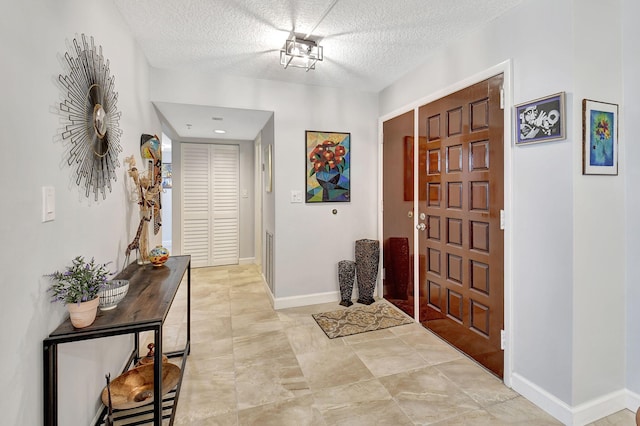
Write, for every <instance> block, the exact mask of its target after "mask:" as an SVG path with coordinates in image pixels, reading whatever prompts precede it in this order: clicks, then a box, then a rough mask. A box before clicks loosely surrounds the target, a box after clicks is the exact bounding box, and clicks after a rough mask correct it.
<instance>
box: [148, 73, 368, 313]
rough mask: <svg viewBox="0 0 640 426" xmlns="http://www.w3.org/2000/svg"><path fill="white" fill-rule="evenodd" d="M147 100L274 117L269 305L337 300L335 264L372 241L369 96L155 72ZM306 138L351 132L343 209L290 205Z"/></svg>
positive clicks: (299, 182)
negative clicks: (360, 242)
mask: <svg viewBox="0 0 640 426" xmlns="http://www.w3.org/2000/svg"><path fill="white" fill-rule="evenodd" d="M288 71H291V72H299V71H301V70H297V69H292V70H288ZM318 71H320V70H318ZM151 93H152V98H153V101H163V102H179V103H191V104H197V105H213V106H221V107H230V108H246V109H260V110H267V111H274V133H273V135H274V138H275V140H274V142H273V145H274V192H273V193H271V194H266V198H265V199H266V200H267V201H266V203H267V204H265V207H267V206H268V205H269V204H268V203H269V201H268V200H269V198H270V197H273V200H274V206H275V231H276V234H275V237H274V238H275V251H276V253H277V257H276V259H275V260H276V266H275V274H276V283H275V288H276V290H275V292H276V294H275V296H276V299H283V298H285V299H286V298H292V297H293V298H295V297H302V298H301V299H296V300H295V301H291V299H287V300H288V303H295V304H300V303H305V301H309V299H308V297H309V295H314V294H316V295H317V294H320V295H319V296H318V297H329V298H330V300H338V297H339V296H338V283H337V278H336V275H337V262H338V261H339V260H341V259H352V258H353V252H354V241H355V240H357V239H360V238H377V230H376V229H377V214H376V212H377V203H376V199H377V195H376V190H375V183H376V181H377V172H376V170H377V155H378V149H377V128H376V119H377V108H376V106H377V96H376V94H373V93H364V92H351V91H348V90H342V89H341V90H338V89H330V88H321V87H314V86H302V85H297V84H287V83H282V82H273V81H266V80H250V79H246V78H235V77H222V76H207V75H204V74H198V73H195V72H188V71H183V72H181V71H166V70H157V69H154V70H152V71H151ZM305 130H328V131H340V132H351V139H352V153H353V157H352V175H351V179H352V186H351V198H352V201H351V202H350V203H331V204H326V203H324V204H319V205H313V204H305V203H301V204H292V203H290V191H291V190H299V191H305V139H304V138H305V133H304V132H305ZM267 133H268V132H267ZM267 143H268V141H266V140H265V134H264V133H263V135H262V144H263V146H265V145H266V144H267ZM334 208H336V209H338V214H337V215H333V214H331V210H332V209H334ZM265 230H270V228H269V226H266V227H265V229H264V230H263V232H264V231H265ZM313 300H314V301H318V300H320V299H318V298H314V299H313Z"/></svg>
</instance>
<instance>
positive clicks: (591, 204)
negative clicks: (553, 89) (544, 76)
mask: <svg viewBox="0 0 640 426" xmlns="http://www.w3.org/2000/svg"><path fill="white" fill-rule="evenodd" d="M573 6H574V7H573V37H574V89H573V90H574V96H573V106H574V111H575V114H574V121H573V131H574V135H575V138H574V139H575V142H576V143H574V145H573V148H574V152H573V158H574V163H573V164H574V167H573V179H574V200H573V203H574V225H573V226H574V252H573V258H574V279H573V287H574V289H573V306H574V309H573V315H574V317H573V323H574V325H573V328H574V333H573V353H574V356H573V400H572V405H579V404H583V403H586V402H588V401H591V400H594V399H596V398H598V397H600V396H602V395H607V394H610V393H613V392H615V391H619V390H620V389H621V388H623V387H624V376H625V372H624V361H625V342H624V340H625V312H624V308H625V299H624V290H625V288H624V281H625V273H624V271H625V256H624V246H625V229H624V225H625V224H624V218H625V197H624V183H625V176H626V168H625V164H626V161H625V160H623V161H620V163H619V167H618V176H583V175H582V135H581V131H582V99H584V98H587V99H594V100H599V101H603V102H611V103H615V104H621V103H622V102H621V101H622V25H621V19H622V16H623V15H622V8H621V2H620V0H611V1H608V2H606V3H605V4H603V3H602V2H600V1H598V0H574V1H573ZM603 6H605V7H603ZM594 22H607V27H608V28H609V31H594V26H593V23H594ZM636 41H637V40H636ZM602 51H606V52H607V53H606V57H607V59H606V61H598V60H595V57H594V52H602ZM636 52H637V50H636ZM636 54H637V53H636ZM596 56H597V55H596ZM619 136H620V139H619V143H620V145H619V157H618V158H620V159H626V155H625V149H626V146H627V144H626V140H627V139H626V138H625V136H624V135H622V134H620V135H619Z"/></svg>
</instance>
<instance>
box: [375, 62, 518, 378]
mask: <svg viewBox="0 0 640 426" xmlns="http://www.w3.org/2000/svg"><path fill="white" fill-rule="evenodd" d="M512 66H513V65H512V63H511V60H506V61H504V62H501V63H499V64H497V65H495V66H493V67H490V68H488V69H485V70H483V71H480V72H478V73H476V74H474V75H472V76H470V77H467V78H465V79H463V80H460V81H457V82H455V83H453V84H451V85H449V86H447V87H445V88H443V89H440V90H437V91H435V92H433V93H431V94H429V95H427V96H425V97H422V98H420V99H417V100H415V101H413V102H411V103H409V104H407V105H405V106H403V107H400V108H398V109H396V110H394V111H392V112H390V113H388V114H385V115H384V116H381V117H380V118H379V119H378V201H379V202H378V206H379V211H378V235H379V236H380V237H382V235H383V227H382V224H383V214H384V212H383V211H382V209H383V173H382V170H383V160H384V158H383V142H384V137H383V124H384V122H385V121H387V120H390V119H392V118H394V117H397V116H399V115H402V114H405V113H407V112H408V111H412V110H413V111H414V122H413V126H414V130H413V133H414V138H417V137H418V133H419V132H418V125H419V121H418V120H419V117H418V109H419V108H420V106H422V105H425V104H428V103H430V102H433V101H435V100H438V99H441V98H444V97H446V96H448V95H450V94H452V93H455V92H457V91H459V90H461V89H464V88H466V87H469V86H471V85H473V84H476V83H479V82H481V81H483V80H486V79H488V78H490V77H492V76H494V75H497V74H503V75H504V83H503V84H504V87H503V88H504V97H503V98H504V135H503V142H504V170H503V176H504V211H505V229H504V332H505V349H504V377H503V380H504V383H505V385H507V386H508V387H511V379H512V378H511V375H512V370H513V347H514V339H515V335H514V333H513V310H512V307H513V297H512V295H513V291H512V290H513V256H512V253H513V238H512V229H513V215H512V214H511V213H512V212H513V187H512V182H513V168H512V163H513V145H512V143H511V139H512V135H513V117H512V111H513V87H512V84H513V81H512V72H513V71H512ZM416 140H417V139H416ZM413 149H414V158H417V156H418V144H414V147H413ZM413 175H414V176H418V162H417V161H414V174H413ZM413 199H414V211H417V208H418V205H417V203H418V200H419V197H418V185H414V197H413ZM417 225H418V215H414V217H413V227H414V228H413V229H414V232H413V238H414V247H418V233H417V232H416V229H415V227H416V226H417ZM414 262H415V264H416V265H417V264H418V251H417V250H414ZM380 268H382V266H380ZM413 285H414V294H418V291H419V288H418V287H419V280H417V279H415V280H414V283H413ZM377 295H378V297H383V288H382V284H381V285H379V286H378V291H377ZM414 303H415V304H416V305H417V304H418V298H415V301H414ZM414 312H415V315H419V309H418V307H417V306H415V310H414Z"/></svg>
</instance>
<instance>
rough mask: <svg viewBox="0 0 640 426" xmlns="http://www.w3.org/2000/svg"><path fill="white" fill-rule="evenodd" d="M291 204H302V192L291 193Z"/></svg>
mask: <svg viewBox="0 0 640 426" xmlns="http://www.w3.org/2000/svg"><path fill="white" fill-rule="evenodd" d="M291 202H292V203H301V202H302V191H291Z"/></svg>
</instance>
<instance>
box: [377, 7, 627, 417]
mask: <svg viewBox="0 0 640 426" xmlns="http://www.w3.org/2000/svg"><path fill="white" fill-rule="evenodd" d="M607 5H608V8H607V9H606V10H605V11H599V10H598V7H597V3H596V2H592V1H577V0H576V1H574V0H563V1H556V0H542V1H532V0H527V1H525V2H523V3H522V5H521V6H518V7H516V8H514V9H512V10H511V11H509V12H508V13H507V14H505V15H504V16H502V17H500V18H498V19H496V20H494V22H492V23H491V24H490V25H489V26H487V27H486V28H484V29H481V30H479V31H478V32H476V33H475V34H472V35H471V36H469V37H466V38H464V39H462V40H460V41H458V42H456V43H453V44H451V45H449V46H447V47H446V48H445V49H443V50H441V51H438V52H435V53H434V54H433V56H432V57H431V58H429V60H428V61H427V62H426V63H425V64H424V65H423V66H421V67H420V68H419V69H418V70H415V71H413V72H410V73H408V74H407V75H406V76H405V77H403V78H402V79H400V80H399V81H398V82H396V83H394V84H393V85H391V86H390V87H388V88H386V89H385V90H383V91H382V93H381V94H380V115H381V116H384V115H385V114H389V113H391V112H393V111H398V110H402V109H403V106H407V105H412V104H414V103H415V102H416V101H417V100H418V99H420V98H423V97H429V96H430V95H431V94H433V93H437V92H439V91H440V90H441V89H442V88H445V87H448V86H451V85H453V84H455V83H456V82H459V81H462V80H465V79H468V78H470V77H471V76H474V75H476V74H478V73H480V72H482V71H483V70H486V69H489V68H491V67H492V66H494V65H496V64H498V63H502V62H503V61H505V60H508V59H510V60H511V61H512V62H511V63H512V64H513V73H512V76H513V87H512V89H513V91H512V93H513V97H512V99H507V105H508V106H512V105H513V104H519V103H522V102H525V101H528V100H531V99H535V98H538V97H542V96H546V95H550V94H553V93H557V92H560V91H565V92H566V93H567V105H566V112H567V118H568V121H567V138H566V140H563V141H557V142H551V143H544V144H537V145H530V146H521V147H512V148H511V150H510V153H507V155H510V156H511V160H512V171H511V172H510V173H509V174H508V175H507V179H508V181H510V182H511V185H512V187H511V188H510V191H511V197H512V198H511V200H512V203H511V205H510V206H509V205H508V206H507V215H509V216H510V218H511V220H512V228H513V229H512V242H511V244H512V246H511V247H510V251H509V254H510V256H511V258H512V264H511V265H510V266H511V271H512V272H511V276H510V277H506V278H507V282H508V281H510V282H511V284H510V285H511V295H512V296H511V299H509V300H507V301H506V303H507V304H510V311H511V312H512V315H513V318H512V321H511V326H512V330H510V331H509V335H510V336H512V339H511V340H510V341H509V342H508V344H509V345H510V352H511V354H512V371H511V374H512V376H511V377H512V384H513V386H514V388H515V389H516V390H518V391H520V392H522V393H524V394H525V396H527V397H529V398H531V399H532V400H534V401H536V402H537V403H539V404H540V405H542V406H543V408H545V409H547V410H549V411H550V412H552V414H554V415H556V416H557V417H558V418H560V419H561V420H563V421H567V422H570V421H573V418H574V416H575V414H576V412H575V411H576V410H574V409H573V408H572V407H574V406H578V405H580V404H587V405H588V404H589V403H591V402H592V401H593V400H594V399H595V398H597V397H601V396H603V395H608V394H610V393H612V392H615V391H619V390H621V389H623V388H624V379H623V375H624V362H623V354H624V346H623V345H624V337H623V333H624V326H625V323H624V307H625V306H624V303H623V299H622V291H623V289H624V276H623V274H622V271H624V265H625V263H624V240H623V235H622V218H623V217H622V215H623V214H624V197H623V194H622V183H623V182H624V166H622V167H621V169H620V173H621V176H619V177H614V178H611V177H601V178H595V177H583V176H582V175H581V167H580V164H581V163H580V162H581V158H582V157H581V154H580V152H581V151H580V146H581V132H580V129H581V127H580V126H581V109H580V100H581V98H582V97H583V96H586V94H587V93H590V94H589V96H590V97H596V98H598V97H601V98H603V100H606V99H609V101H612V102H616V100H618V99H619V95H620V89H621V81H620V75H619V67H620V52H619V48H618V45H619V43H620V35H619V33H618V32H617V31H618V30H616V29H617V28H619V25H618V23H619V19H620V15H619V12H620V9H619V3H618V2H612V3H607ZM592 13H593V14H597V15H598V16H597V17H596V16H592ZM627 15H629V14H628V13H627ZM603 17H604V20H605V21H606V22H608V24H607V28H611V30H612V31H610V32H608V35H606V36H605V37H604V38H603V40H604V42H605V43H606V44H607V46H610V47H611V48H610V49H608V50H607V61H606V62H605V63H604V64H603V65H602V66H601V65H600V64H598V65H597V66H595V67H591V66H590V64H585V63H583V61H584V60H585V59H587V54H588V55H589V58H591V60H593V56H594V53H593V50H589V47H590V46H591V44H590V43H593V41H594V38H596V37H601V36H602V34H601V32H600V31H594V28H593V25H592V24H593V22H595V21H599V20H601V19H603ZM542 22H544V26H543V27H542V26H541V23H542ZM597 45H598V46H599V44H597ZM612 45H613V46H612ZM609 54H611V56H609ZM605 68H606V69H608V70H610V72H609V73H605ZM604 77H606V79H608V81H607V82H606V83H604V84H603V82H602V80H603V79H604ZM596 88H597V89H596ZM612 98H613V100H611V99H612ZM507 172H509V171H507ZM508 189H509V188H508ZM594 189H595V191H596V192H595V194H594V193H593V192H592V191H593V190H594ZM604 218H606V219H604ZM608 219H612V220H611V221H610V222H609V221H607V220H608ZM600 220H604V221H607V223H606V224H603V231H604V232H595V233H594V232H593V230H594V228H595V229H597V226H596V225H597V224H598V222H600ZM600 248H602V249H604V250H605V251H606V253H601V252H599V251H598V250H599V249H600ZM600 259H602V260H604V262H600ZM605 289H606V290H605ZM605 291H606V294H605V295H603V292H605ZM600 308H604V309H603V310H602V311H601V310H600ZM611 311H615V312H613V313H611ZM599 312H607V313H606V314H602V315H600V314H599ZM610 313H611V314H610ZM605 353H609V356H608V358H607V356H606V355H605ZM507 374H508V373H507ZM583 407H584V405H583ZM581 409H582V408H581ZM578 411H579V410H578Z"/></svg>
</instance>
